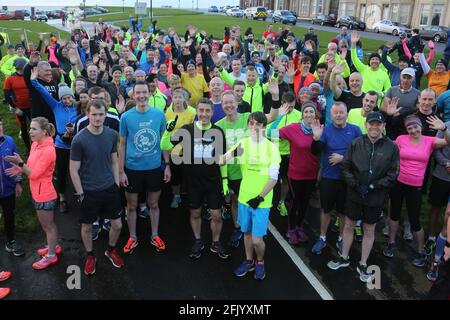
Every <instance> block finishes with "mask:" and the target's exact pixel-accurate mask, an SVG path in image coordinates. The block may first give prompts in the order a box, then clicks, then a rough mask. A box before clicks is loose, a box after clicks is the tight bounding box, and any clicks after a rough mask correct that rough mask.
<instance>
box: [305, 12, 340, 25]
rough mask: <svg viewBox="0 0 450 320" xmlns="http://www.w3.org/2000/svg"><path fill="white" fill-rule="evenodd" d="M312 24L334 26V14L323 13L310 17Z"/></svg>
mask: <svg viewBox="0 0 450 320" xmlns="http://www.w3.org/2000/svg"><path fill="white" fill-rule="evenodd" d="M311 23H312V24H315V23H317V24H320V25H321V26H325V25H329V26H332V27H334V26H335V24H336V16H335V15H328V16H327V15H324V14H319V15H317V16H316V17H315V18H312V19H311Z"/></svg>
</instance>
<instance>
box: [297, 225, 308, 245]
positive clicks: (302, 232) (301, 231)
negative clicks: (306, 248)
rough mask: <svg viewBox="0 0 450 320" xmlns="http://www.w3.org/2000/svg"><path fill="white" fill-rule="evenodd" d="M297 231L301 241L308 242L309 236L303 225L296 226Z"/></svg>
mask: <svg viewBox="0 0 450 320" xmlns="http://www.w3.org/2000/svg"><path fill="white" fill-rule="evenodd" d="M295 231H296V232H297V237H298V240H299V241H300V242H308V240H309V238H308V236H307V235H306V233H305V230H304V229H303V227H297V228H295Z"/></svg>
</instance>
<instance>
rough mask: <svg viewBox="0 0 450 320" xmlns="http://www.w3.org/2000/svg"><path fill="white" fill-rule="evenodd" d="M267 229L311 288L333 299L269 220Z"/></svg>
mask: <svg viewBox="0 0 450 320" xmlns="http://www.w3.org/2000/svg"><path fill="white" fill-rule="evenodd" d="M269 231H270V232H271V233H272V235H273V236H274V238H275V239H276V240H277V241H278V243H279V244H280V245H281V247H282V248H283V249H284V251H285V252H286V253H287V255H288V256H289V258H291V260H292V261H293V262H294V263H295V265H296V266H297V268H298V269H299V270H300V272H301V273H302V274H303V275H304V276H305V278H306V279H307V280H308V281H309V283H310V284H311V285H312V286H313V288H314V289H315V290H316V291H317V293H318V294H319V295H320V297H321V298H322V299H323V300H334V298H333V296H332V295H331V294H330V292H329V290H328V289H327V288H325V287H324V286H323V284H322V283H321V282H320V281H319V279H317V277H316V276H315V275H314V274H313V273H312V272H311V270H309V268H308V267H307V266H306V264H305V263H304V262H303V260H302V259H301V258H300V257H299V256H298V254H297V253H296V252H295V251H294V249H292V247H291V246H290V244H289V243H287V241H286V240H285V239H284V238H283V237H282V236H281V234H280V233H279V232H278V230H277V228H275V226H274V225H273V224H272V223H271V222H269Z"/></svg>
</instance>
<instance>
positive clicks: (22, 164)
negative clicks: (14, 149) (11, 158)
mask: <svg viewBox="0 0 450 320" xmlns="http://www.w3.org/2000/svg"><path fill="white" fill-rule="evenodd" d="M24 164H25V162H23V161H22V162H19V163H18V164H17V165H18V166H19V167H20V168H22V167H23V166H24Z"/></svg>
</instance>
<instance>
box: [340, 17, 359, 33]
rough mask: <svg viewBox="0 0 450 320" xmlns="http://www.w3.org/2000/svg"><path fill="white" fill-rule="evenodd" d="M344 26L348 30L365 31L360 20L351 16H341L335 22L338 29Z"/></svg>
mask: <svg viewBox="0 0 450 320" xmlns="http://www.w3.org/2000/svg"><path fill="white" fill-rule="evenodd" d="M343 26H346V27H347V28H349V29H360V30H365V29H366V24H365V23H364V22H362V21H361V20H360V19H358V18H356V17H353V16H341V17H340V18H339V19H338V20H337V21H336V27H338V28H340V27H343Z"/></svg>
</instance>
